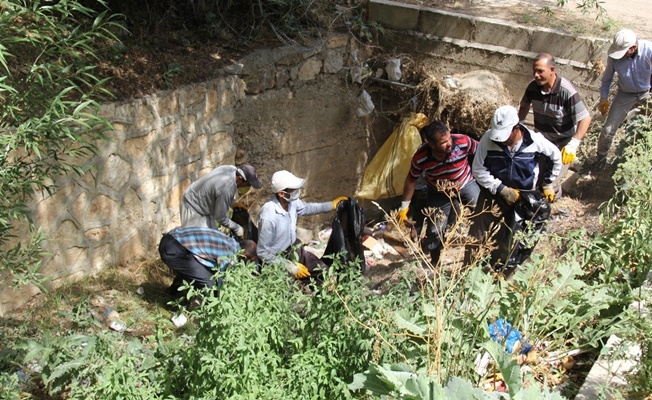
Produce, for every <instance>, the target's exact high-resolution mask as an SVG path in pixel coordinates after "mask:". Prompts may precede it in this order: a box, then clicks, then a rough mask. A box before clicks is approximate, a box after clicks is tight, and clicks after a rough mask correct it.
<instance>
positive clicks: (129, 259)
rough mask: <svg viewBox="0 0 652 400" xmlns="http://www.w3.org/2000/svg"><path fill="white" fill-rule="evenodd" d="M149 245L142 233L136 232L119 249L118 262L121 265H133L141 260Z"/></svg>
mask: <svg viewBox="0 0 652 400" xmlns="http://www.w3.org/2000/svg"><path fill="white" fill-rule="evenodd" d="M146 249H147V245H146V244H145V243H144V241H143V238H142V237H141V236H140V234H138V233H136V234H133V236H132V237H131V238H130V239H129V240H127V242H126V243H124V244H123V245H122V246H120V249H119V250H118V262H119V263H120V264H121V265H131V264H133V263H135V262H136V261H139V260H141V259H142V258H143V257H144V256H145V254H146Z"/></svg>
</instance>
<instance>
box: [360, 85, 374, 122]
mask: <svg viewBox="0 0 652 400" xmlns="http://www.w3.org/2000/svg"><path fill="white" fill-rule="evenodd" d="M374 108H376V106H374V102H373V101H371V96H370V95H369V93H367V91H366V90H363V91H362V93H360V96H358V110H357V112H358V117H364V116H366V115H369V114H371V112H372V111H373V110H374Z"/></svg>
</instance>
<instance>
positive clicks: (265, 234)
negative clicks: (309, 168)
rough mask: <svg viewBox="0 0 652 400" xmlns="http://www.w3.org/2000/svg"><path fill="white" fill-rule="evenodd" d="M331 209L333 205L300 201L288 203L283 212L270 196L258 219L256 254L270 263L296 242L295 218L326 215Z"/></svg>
mask: <svg viewBox="0 0 652 400" xmlns="http://www.w3.org/2000/svg"><path fill="white" fill-rule="evenodd" d="M332 209H333V203H332V202H330V201H328V202H325V203H304V202H303V201H302V200H301V199H299V200H296V201H293V202H290V203H289V205H288V210H287V211H285V209H283V206H282V205H281V203H280V202H279V201H278V199H277V198H276V196H275V195H274V196H272V198H271V199H269V200H268V201H267V202H266V203H265V204H263V207H262V208H261V209H260V215H259V217H258V248H257V253H258V257H260V258H261V259H262V260H263V261H265V262H267V263H270V262H272V261H273V260H274V258H275V257H276V255H277V254H279V253H280V252H282V251H283V250H285V249H287V248H288V247H290V246H291V245H292V244H294V242H295V241H296V240H297V217H298V216H300V215H313V214H320V213H326V212H329V211H331V210H332Z"/></svg>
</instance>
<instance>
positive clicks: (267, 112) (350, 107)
mask: <svg viewBox="0 0 652 400" xmlns="http://www.w3.org/2000/svg"><path fill="white" fill-rule="evenodd" d="M354 43H355V42H352V41H349V39H348V37H346V36H336V37H332V38H330V39H328V40H325V41H322V42H319V43H316V44H314V45H312V46H310V47H297V46H292V47H291V46H288V47H281V48H278V49H273V50H262V51H258V52H255V53H252V54H250V55H249V56H247V57H245V58H244V59H243V60H241V61H240V62H239V63H237V64H234V65H231V66H229V67H227V68H225V69H224V70H223V71H219V74H218V75H219V76H220V77H219V78H217V79H215V80H212V81H210V82H205V83H202V84H196V85H192V86H188V87H184V88H181V89H178V90H175V91H169V92H161V93H156V94H152V95H150V96H146V97H144V98H141V99H136V100H134V101H131V102H126V103H113V104H105V105H103V106H102V108H101V113H102V114H103V115H104V116H106V117H107V118H108V119H109V120H110V121H111V122H112V124H113V127H114V130H113V131H112V132H110V133H109V134H108V137H109V140H108V141H106V142H102V143H100V144H99V151H98V153H97V155H96V156H94V157H91V158H89V159H87V160H84V161H82V162H81V163H80V165H81V166H82V168H83V170H84V171H85V173H84V174H83V175H82V176H76V175H70V176H67V177H61V178H60V179H59V180H58V182H57V185H58V189H57V190H56V192H55V193H53V194H52V195H51V196H50V195H47V194H41V195H40V196H39V197H38V198H36V199H35V201H34V204H33V207H32V209H33V212H32V218H33V219H34V221H35V222H36V224H37V225H38V226H40V227H42V229H43V231H44V233H45V235H46V237H47V238H48V239H47V240H46V241H45V250H46V251H47V252H48V253H49V256H48V257H47V258H46V259H45V260H44V263H43V267H42V272H43V273H44V275H45V276H47V277H48V278H49V280H48V282H47V283H46V286H48V287H50V288H53V287H57V286H59V285H61V284H63V283H66V282H71V281H74V280H78V279H80V278H82V277H84V276H88V275H93V274H95V273H97V272H98V271H100V270H101V269H102V268H104V267H107V266H112V265H129V264H130V263H134V262H137V261H140V260H142V259H144V258H152V257H157V256H158V255H157V245H158V242H159V240H160V237H161V234H162V233H163V232H165V231H167V230H169V229H171V228H173V227H174V226H176V225H178V223H179V199H180V197H181V194H182V193H183V191H184V190H185V189H186V188H187V187H188V185H189V184H190V182H192V181H193V180H195V179H197V178H198V177H200V176H201V175H203V174H205V173H206V172H208V171H210V170H211V169H212V168H214V167H216V166H218V165H223V164H233V163H235V162H237V163H241V162H250V163H252V164H254V165H256V166H257V167H258V169H259V173H260V175H261V180H262V181H263V184H264V185H265V186H264V188H263V190H262V191H261V194H263V195H265V194H266V192H265V190H268V187H269V186H268V184H267V183H268V182H269V179H270V177H271V174H272V173H273V172H274V171H276V170H278V169H282V168H284V169H289V170H291V171H293V172H295V173H296V174H297V175H300V176H304V177H307V178H308V188H307V190H306V198H307V199H308V200H309V201H325V200H330V199H332V198H333V197H335V196H338V195H352V194H353V192H354V191H355V188H356V185H357V183H358V175H361V171H362V170H363V168H364V166H365V165H366V162H367V158H368V155H369V153H370V152H373V151H375V150H376V149H377V148H378V147H379V145H380V144H382V142H383V140H384V137H382V136H383V135H385V136H387V135H388V134H389V129H388V130H386V132H381V133H380V134H379V135H380V136H381V137H377V136H379V135H374V134H372V133H371V132H372V131H373V129H371V128H370V126H372V125H373V120H372V119H365V118H358V117H356V116H355V99H356V97H357V95H358V93H357V91H358V88H357V87H356V86H349V85H348V84H347V83H346V82H347V80H346V74H347V63H349V62H350V60H351V51H352V46H354V45H355V44H354ZM332 160H336V161H332ZM320 177H323V179H320ZM320 180H321V182H320ZM260 199H261V200H260V201H261V202H262V201H264V197H263V196H261V197H260ZM259 205H260V204H259ZM37 293H39V290H38V289H37V288H36V287H33V286H27V287H22V288H20V289H19V290H17V291H15V290H12V289H8V290H3V291H1V292H0V315H2V314H4V313H5V312H7V311H9V310H11V309H14V308H16V307H18V306H20V305H22V304H24V303H25V302H26V301H27V300H29V298H31V297H32V296H33V295H35V294H37Z"/></svg>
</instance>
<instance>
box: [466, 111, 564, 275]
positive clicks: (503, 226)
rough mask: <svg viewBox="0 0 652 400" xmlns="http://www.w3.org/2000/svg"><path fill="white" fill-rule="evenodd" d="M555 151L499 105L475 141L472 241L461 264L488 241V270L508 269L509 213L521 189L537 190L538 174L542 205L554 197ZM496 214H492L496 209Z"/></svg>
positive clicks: (512, 214) (557, 156) (559, 163)
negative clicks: (543, 162) (542, 161)
mask: <svg viewBox="0 0 652 400" xmlns="http://www.w3.org/2000/svg"><path fill="white" fill-rule="evenodd" d="M541 155H543V156H545V157H547V158H548V159H549V163H548V165H549V167H548V168H546V170H544V171H540V170H539V157H540V156H541ZM561 166H562V161H561V152H560V151H559V149H558V148H557V146H555V145H554V144H552V143H551V142H550V141H548V140H546V139H545V138H544V137H543V135H542V134H540V133H538V132H534V131H530V130H529V129H528V128H527V127H525V125H523V124H521V123H520V118H519V116H518V112H517V111H516V108H515V107H513V106H509V105H507V106H502V107H499V108H498V109H497V110H496V112H495V113H494V116H493V118H492V120H491V129H490V130H488V131H487V132H486V133H485V134H484V135H482V137H481V138H480V142H479V144H478V148H477V150H476V152H475V157H474V159H473V166H472V170H473V176H474V177H475V179H476V181H477V182H478V185H479V186H480V189H481V190H480V196H479V198H478V202H477V204H476V207H475V211H474V213H473V216H472V221H471V222H472V223H471V226H470V228H469V236H471V237H472V238H473V239H475V243H469V244H468V245H467V246H466V249H465V264H470V263H471V262H472V261H473V259H474V258H475V254H476V252H477V250H478V249H479V248H480V247H482V246H484V245H485V244H486V242H487V241H488V240H493V241H494V242H495V244H496V247H497V248H496V249H494V250H493V251H492V252H491V259H490V266H491V267H492V268H493V269H494V270H496V271H503V272H504V273H505V274H506V275H508V273H507V272H508V271H505V268H507V267H511V268H512V269H511V270H510V271H509V273H511V272H513V268H515V267H516V266H515V265H513V266H508V264H507V262H508V261H509V259H510V253H511V252H512V242H513V233H514V232H513V231H512V229H511V227H512V226H513V223H514V220H515V218H516V217H517V216H516V215H515V212H514V207H515V204H516V202H517V201H518V200H519V198H520V197H521V191H534V190H537V180H538V177H539V174H540V173H541V174H544V176H543V196H544V197H545V199H546V200H547V201H548V202H552V201H553V200H554V199H555V191H554V189H553V182H554V181H555V179H557V176H559V171H560V170H561ZM496 207H497V209H498V210H499V212H496V213H494V212H493V211H492V210H493V209H494V208H496Z"/></svg>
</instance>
